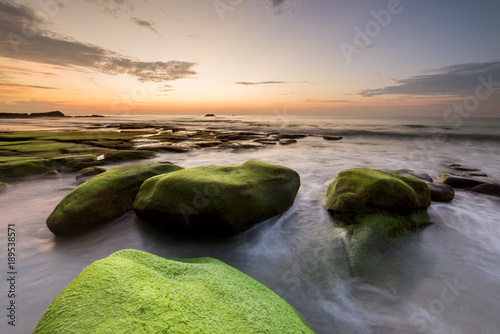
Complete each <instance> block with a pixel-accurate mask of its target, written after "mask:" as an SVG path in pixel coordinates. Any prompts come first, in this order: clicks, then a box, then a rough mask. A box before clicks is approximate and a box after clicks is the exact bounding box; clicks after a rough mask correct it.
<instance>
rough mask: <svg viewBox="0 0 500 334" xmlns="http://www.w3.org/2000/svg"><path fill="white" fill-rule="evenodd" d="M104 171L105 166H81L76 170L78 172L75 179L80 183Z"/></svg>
mask: <svg viewBox="0 0 500 334" xmlns="http://www.w3.org/2000/svg"><path fill="white" fill-rule="evenodd" d="M105 171H106V168H103V167H98V166H93V167H86V168H83V169H81V170H79V171H78V174H76V181H77V182H78V184H81V183H83V182H86V181H88V180H90V179H91V178H93V177H94V176H96V175H99V174H102V173H104V172H105Z"/></svg>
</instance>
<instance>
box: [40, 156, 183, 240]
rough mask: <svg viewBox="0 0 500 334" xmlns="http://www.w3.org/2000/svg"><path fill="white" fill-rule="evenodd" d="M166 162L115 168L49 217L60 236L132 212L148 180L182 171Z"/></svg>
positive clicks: (79, 190)
mask: <svg viewBox="0 0 500 334" xmlns="http://www.w3.org/2000/svg"><path fill="white" fill-rule="evenodd" d="M180 169H182V167H179V166H176V165H172V164H163V163H144V164H130V165H125V166H120V167H115V168H112V169H110V170H108V171H106V172H104V173H102V174H99V175H97V176H95V177H94V178H92V179H90V180H89V181H87V182H85V183H83V184H81V185H79V186H78V187H76V188H75V189H74V190H73V191H71V192H70V193H69V194H68V195H67V196H66V197H64V198H63V200H62V201H61V202H60V203H59V204H58V205H57V207H56V208H55V209H54V211H53V212H52V213H51V214H50V216H49V217H48V218H47V227H48V228H49V229H50V230H51V231H52V233H54V234H55V235H59V236H70V235H76V234H80V233H84V232H87V231H89V230H91V229H93V228H95V227H97V226H100V225H103V224H105V223H107V222H109V221H111V220H113V219H115V218H118V217H120V216H121V215H123V214H124V213H125V212H127V211H128V210H130V209H132V204H133V202H134V199H135V196H136V194H137V192H138V191H139V188H140V186H141V184H142V183H143V182H144V181H145V180H146V179H148V178H150V177H153V176H156V175H159V174H164V173H169V172H173V171H176V170H180Z"/></svg>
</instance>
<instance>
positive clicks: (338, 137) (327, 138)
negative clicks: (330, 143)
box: [323, 135, 344, 140]
mask: <svg viewBox="0 0 500 334" xmlns="http://www.w3.org/2000/svg"><path fill="white" fill-rule="evenodd" d="M343 138H344V137H341V136H330V135H325V136H323V139H326V140H341V139H343Z"/></svg>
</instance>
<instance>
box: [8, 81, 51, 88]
mask: <svg viewBox="0 0 500 334" xmlns="http://www.w3.org/2000/svg"><path fill="white" fill-rule="evenodd" d="M0 87H26V88H35V89H56V88H55V87H47V86H36V85H22V84H16V83H9V82H0Z"/></svg>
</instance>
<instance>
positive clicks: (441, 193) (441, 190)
mask: <svg viewBox="0 0 500 334" xmlns="http://www.w3.org/2000/svg"><path fill="white" fill-rule="evenodd" d="M427 186H428V187H429V190H430V191H431V200H432V201H434V202H451V201H452V200H453V198H454V197H455V191H454V190H453V188H452V187H450V186H449V185H447V184H444V183H431V182H428V183H427Z"/></svg>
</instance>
